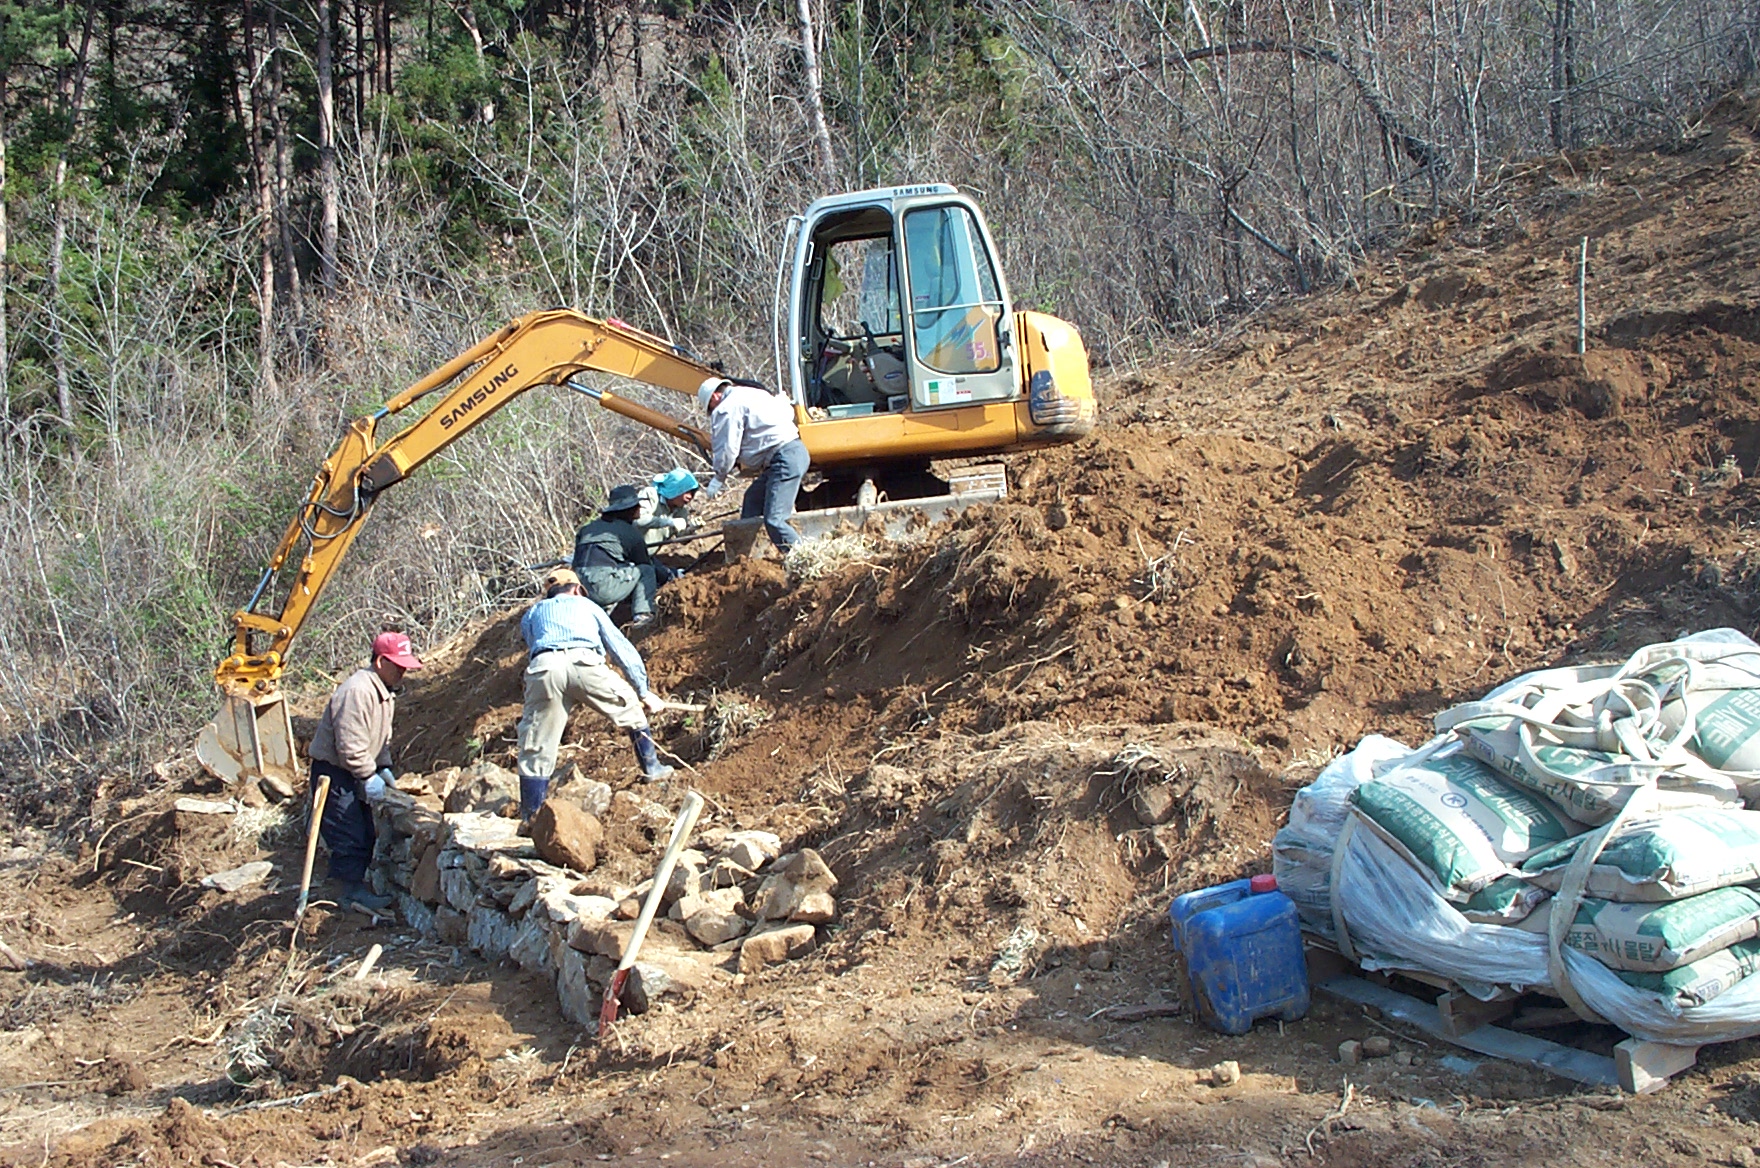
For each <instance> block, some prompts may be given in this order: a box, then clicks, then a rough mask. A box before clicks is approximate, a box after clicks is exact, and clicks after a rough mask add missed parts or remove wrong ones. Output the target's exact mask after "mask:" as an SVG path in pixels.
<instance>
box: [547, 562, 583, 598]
mask: <svg viewBox="0 0 1760 1168" xmlns="http://www.w3.org/2000/svg"><path fill="white" fill-rule="evenodd" d="M580 583H581V578H580V577H579V576H577V575H575V574H574V569H572V568H552V569H550V573H549V575H547V576H545V577H544V594H545V595H546V596H547V595H549V594H550V593H552V592H554V591H556V589H558V588H566V587H568V586H569V585H571V584H572V585H573V586H575V587H576V588H578V587H580Z"/></svg>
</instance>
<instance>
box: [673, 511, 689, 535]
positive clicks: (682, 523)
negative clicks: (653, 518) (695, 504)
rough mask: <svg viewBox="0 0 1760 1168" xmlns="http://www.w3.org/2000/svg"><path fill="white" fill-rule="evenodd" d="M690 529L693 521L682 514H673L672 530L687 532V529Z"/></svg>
mask: <svg viewBox="0 0 1760 1168" xmlns="http://www.w3.org/2000/svg"><path fill="white" fill-rule="evenodd" d="M690 529H691V521H690V520H688V519H686V518H684V517H683V516H680V515H675V516H673V518H672V530H674V531H678V532H685V531H689V530H690Z"/></svg>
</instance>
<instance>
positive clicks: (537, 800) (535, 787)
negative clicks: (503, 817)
mask: <svg viewBox="0 0 1760 1168" xmlns="http://www.w3.org/2000/svg"><path fill="white" fill-rule="evenodd" d="M549 793H550V780H549V779H533V778H528V777H526V776H525V775H521V776H520V777H519V818H520V822H521V823H530V822H531V819H532V816H534V815H536V814H537V813H538V808H540V807H542V806H543V805H544V797H545V796H546V795H548V794H549Z"/></svg>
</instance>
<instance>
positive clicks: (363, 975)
mask: <svg viewBox="0 0 1760 1168" xmlns="http://www.w3.org/2000/svg"><path fill="white" fill-rule="evenodd" d="M383 952H385V947H384V946H383V945H374V946H373V947H372V948H371V949H369V950H367V955H366V956H365V957H364V958H362V959H361V967H360V968H359V969H357V970H355V971H354V980H356V981H366V980H367V975H368V974H369V973H372V972H373V966H374V965H376V964H378V961H379V955H380V954H381V953H383Z"/></svg>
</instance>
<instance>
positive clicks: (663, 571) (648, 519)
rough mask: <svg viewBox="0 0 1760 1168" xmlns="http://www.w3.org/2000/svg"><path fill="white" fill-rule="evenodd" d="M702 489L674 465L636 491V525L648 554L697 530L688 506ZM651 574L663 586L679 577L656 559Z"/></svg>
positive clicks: (686, 472)
mask: <svg viewBox="0 0 1760 1168" xmlns="http://www.w3.org/2000/svg"><path fill="white" fill-rule="evenodd" d="M701 488H702V484H701V483H699V482H697V476H696V475H694V474H692V473H691V472H690V471H688V470H685V469H684V468H683V467H681V466H675V467H673V468H672V469H671V470H669V471H667V472H666V473H665V474H657V475H655V476H654V481H653V482H651V483H646V484H644V485H643V486H642V488H641V489H640V490H639V491H638V492H637V496H638V497H639V498H640V499H641V506H640V507H639V508H637V510H636V519H635V524H636V528H637V529H638V530H639V531H641V533H642V538H643V539H645V540H646V541H647V543H648V550H649V552H653V551H654V550H655V549H657V548H658V547H659V546H660V545H661V544H663V543H665V542H666V541H667V540H669V539H672V538H674V537H676V536H680V535H684V534H686V533H687V532H689V531H690V530H691V529H693V528H694V527H696V523H695V522H694V521H693V520H692V519H691V511H690V506H691V503H692V502H693V501H694V500H695V499H696V497H697V492H698V491H699V490H700V489H701ZM654 571H655V574H656V575H657V576H658V577H659V581H660V583H662V584H665V583H667V582H668V581H670V580H674V579H676V578H677V577H678V576H679V575H680V573H679V571H678V569H676V568H671V567H668V566H667V565H665V564H662V563H661V562H660V561H659V560H655V561H654Z"/></svg>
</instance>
